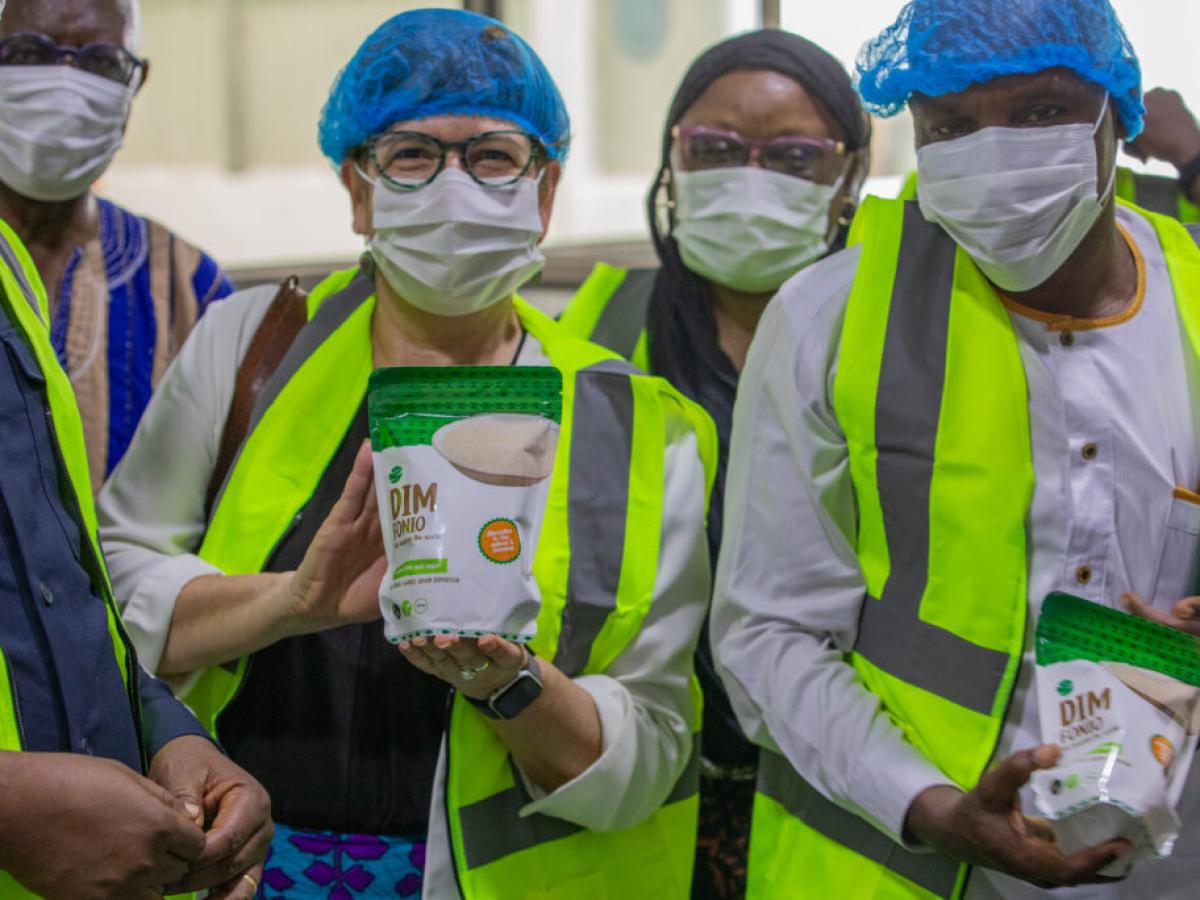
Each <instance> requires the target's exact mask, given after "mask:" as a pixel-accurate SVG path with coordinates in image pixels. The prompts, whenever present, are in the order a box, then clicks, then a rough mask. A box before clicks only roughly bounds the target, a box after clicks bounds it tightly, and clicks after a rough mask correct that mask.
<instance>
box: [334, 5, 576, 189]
mask: <svg viewBox="0 0 1200 900" xmlns="http://www.w3.org/2000/svg"><path fill="white" fill-rule="evenodd" d="M446 115H461V116H486V117H487V118H493V119H504V120H506V121H508V122H512V123H513V124H514V125H516V126H517V127H519V128H522V129H525V130H527V131H528V132H529V133H530V134H532V135H534V136H536V137H537V138H538V139H539V140H540V141H541V142H542V144H543V145H545V147H546V150H547V151H548V152H549V154H550V156H551V157H553V158H555V159H562V158H563V157H565V156H566V153H567V144H568V142H569V140H570V128H571V123H570V120H569V119H568V117H567V108H566V106H565V105H564V104H563V100H562V96H561V95H560V94H559V92H558V87H557V86H556V85H555V84H554V79H552V78H551V77H550V73H549V72H547V71H546V67H545V66H544V65H543V64H542V61H541V60H540V59H539V58H538V56H537V54H536V53H534V52H533V49H532V48H531V47H530V46H529V45H528V44H526V43H525V41H523V40H522V39H521V38H520V37H518V36H517V35H516V34H515V33H514V32H513V31H511V30H510V29H508V28H506V27H505V26H504V25H502V24H501V23H500V22H497V21H496V20H495V19H489V18H488V17H487V16H481V15H478V14H476V13H471V12H464V11H462V10H455V9H422V10H416V11H413V12H406V13H401V14H400V15H398V16H393V17H392V18H391V19H389V20H388V21H386V22H384V23H383V24H382V25H380V26H379V28H377V29H375V31H374V32H373V33H372V34H371V36H370V37H368V38H367V39H366V40H365V41H363V44H362V46H361V47H359V48H358V51H357V52H356V53H355V54H354V56H353V57H351V59H350V62H348V63H347V64H346V67H345V68H344V69H342V71H341V72H340V73H338V76H337V78H336V79H335V80H334V83H333V88H332V89H331V90H330V92H329V99H328V100H327V101H326V103H325V108H324V109H323V110H322V111H321V123H320V126H319V128H318V140H319V142H320V145H321V152H322V153H324V154H325V156H327V157H328V158H329V160H330V161H331V162H332V163H333V164H334V165H335V166H336V165H340V164H341V163H342V161H343V160H345V159H346V157H347V156H348V155H350V153H351V151H353V150H354V149H355V148H357V147H360V146H362V145H363V144H364V143H365V142H366V141H367V139H368V138H370V137H372V136H374V135H376V134H378V133H379V132H381V131H383V130H385V129H386V128H387V127H388V126H390V125H393V124H394V123H396V122H402V121H407V120H411V119H424V118H429V117H432V116H446Z"/></svg>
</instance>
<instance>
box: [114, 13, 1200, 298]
mask: <svg viewBox="0 0 1200 900" xmlns="http://www.w3.org/2000/svg"><path fill="white" fill-rule="evenodd" d="M467 3H468V5H470V6H473V7H475V8H484V9H490V10H493V11H498V12H499V13H500V14H501V15H502V16H503V18H504V19H505V21H506V22H508V23H509V24H510V25H512V26H513V27H514V28H515V29H516V30H517V31H518V32H519V33H521V34H522V35H523V36H524V37H525V38H526V39H527V40H528V41H529V42H530V43H531V44H532V45H533V46H534V48H535V49H536V50H537V51H538V53H539V54H541V55H542V57H543V59H544V60H545V62H546V64H547V66H548V67H549V69H550V71H551V72H552V73H553V75H554V77H555V79H556V80H557V81H558V84H559V86H560V88H561V90H562V91H563V94H564V96H565V98H566V102H567V106H568V109H569V111H570V113H571V117H572V122H573V129H574V138H575V139H574V143H573V146H572V150H571V156H570V159H569V161H568V165H567V168H566V176H565V179H564V182H563V186H562V190H561V191H560V197H559V202H558V205H557V207H556V211H555V220H554V223H553V225H552V227H551V232H550V236H549V239H548V241H547V246H548V247H549V248H550V249H551V251H552V255H551V258H552V261H554V260H559V261H560V262H559V270H560V271H566V272H568V273H571V274H568V275H567V276H565V277H566V279H567V280H570V278H571V277H574V273H576V272H577V271H578V270H579V268H580V267H581V266H586V263H587V262H589V261H590V260H591V259H595V258H597V257H598V256H601V257H602V256H612V255H614V254H621V255H624V256H626V257H627V258H633V257H637V256H638V255H639V254H641V255H642V256H643V257H644V255H645V252H646V248H645V244H644V242H645V236H646V231H645V221H644V211H643V201H644V197H645V193H646V189H647V187H648V185H649V180H650V178H651V176H652V174H653V172H654V169H655V168H656V165H657V160H658V152H659V150H658V148H659V141H660V139H661V132H662V125H663V119H664V117H665V115H666V109H667V106H668V104H669V102H670V99H671V96H672V94H673V92H674V89H675V87H676V85H677V83H678V81H679V79H680V78H681V77H682V75H683V72H684V70H685V69H686V68H687V66H688V64H689V63H690V62H691V60H692V59H693V58H694V57H695V56H696V55H697V54H698V53H699V52H700V51H701V50H703V49H704V48H705V47H707V46H708V45H709V44H711V43H713V42H715V41H717V40H719V39H721V38H722V37H724V36H727V35H730V34H735V33H737V32H740V31H745V30H747V29H751V28H757V27H759V26H760V25H761V24H762V23H763V22H764V21H766V22H768V23H771V24H780V25H782V26H783V27H785V28H789V29H791V30H793V31H797V32H799V33H801V34H804V35H805V36H807V37H809V38H811V39H813V40H815V41H817V42H818V43H820V44H822V45H823V46H825V47H826V48H827V49H829V50H830V51H831V52H832V53H834V55H835V56H837V57H839V58H840V59H841V60H842V61H843V62H845V63H846V65H847V66H850V65H851V64H852V63H853V60H854V57H855V55H856V53H857V51H858V48H859V47H860V46H861V44H862V43H863V41H864V40H865V39H866V38H867V37H869V36H871V35H872V34H874V33H875V32H877V31H878V30H879V29H880V28H882V27H883V26H885V25H886V24H888V23H889V22H890V21H891V20H892V19H893V18H894V16H895V14H896V12H897V11H898V10H899V8H900V5H901V2H900V0H841V2H836V3H830V2H813V0H491V2H482V0H467ZM459 5H460V3H458V2H446V3H437V2H429V0H422V2H410V0H336V2H330V0H142V12H143V34H142V47H141V52H142V53H143V54H144V55H145V56H147V57H149V59H150V60H151V73H150V78H149V80H148V82H147V84H146V86H145V88H144V90H143V91H142V92H141V94H140V95H139V97H138V100H137V102H136V104H135V107H134V113H133V120H132V123H131V125H130V128H129V133H128V135H127V140H126V146H125V149H124V150H123V151H122V152H121V154H120V155H119V156H118V158H117V162H116V164H115V165H114V166H113V168H112V170H111V171H110V172H109V173H108V174H107V175H106V176H105V180H104V183H103V186H102V189H103V191H104V192H106V193H107V194H109V195H110V196H112V197H114V198H115V199H117V200H118V201H119V202H122V203H124V204H126V205H128V206H129V207H131V208H133V209H136V210H138V211H141V212H144V213H147V214H149V215H152V216H155V217H157V218H159V219H161V220H162V221H164V222H166V223H167V224H169V225H170V226H171V227H172V228H174V229H176V230H177V231H178V232H180V233H181V234H183V235H185V236H186V237H188V238H189V239H191V240H193V241H195V242H196V243H198V244H200V245H202V246H204V247H205V248H206V249H208V250H209V251H210V252H211V253H213V254H214V255H215V256H216V257H217V258H218V259H220V260H221V261H222V263H223V264H225V265H226V266H227V267H228V268H230V269H232V270H234V271H235V272H242V273H246V274H247V275H248V276H249V277H257V276H259V275H261V276H262V277H267V276H273V275H274V274H276V272H277V271H278V270H286V269H293V268H305V267H306V268H308V269H311V270H314V271H315V270H319V269H321V268H328V267H331V266H332V265H334V264H344V263H345V262H346V261H348V260H352V259H354V258H355V257H356V256H357V255H358V253H359V252H360V251H361V242H360V240H359V239H357V238H356V237H355V236H354V235H353V234H352V233H351V232H350V227H349V226H350V221H349V207H348V202H347V200H346V198H345V195H344V191H343V189H342V186H341V184H340V182H339V181H338V178H337V176H336V174H335V172H334V171H333V170H332V168H331V167H330V166H329V164H328V163H327V162H326V161H325V160H324V159H323V158H322V157H321V155H320V153H319V152H318V150H317V146H316V124H317V118H318V115H319V112H320V109H321V105H322V103H323V102H324V99H325V96H326V95H327V93H328V90H329V87H330V84H331V83H332V81H333V78H334V76H335V75H336V73H337V71H338V69H339V68H340V66H341V65H342V64H344V63H345V62H346V60H348V59H349V57H350V55H351V54H352V53H353V52H354V50H355V48H356V47H357V46H358V44H359V43H360V42H361V41H362V39H363V38H364V37H365V36H366V35H367V34H368V33H369V32H370V31H371V30H372V29H374V28H375V27H376V26H377V25H378V24H380V23H381V22H383V21H384V20H385V19H387V18H388V17H389V16H391V15H394V14H395V13H398V12H401V11H403V10H406V9H413V8H417V7H427V6H446V7H456V6H459ZM1114 5H1115V6H1116V7H1117V9H1118V11H1119V13H1120V14H1121V16H1122V19H1123V21H1124V22H1125V25H1126V27H1127V28H1128V30H1129V32H1130V35H1131V37H1132V39H1133V42H1134V45H1135V46H1136V47H1137V49H1138V51H1139V53H1140V54H1141V56H1142V61H1143V67H1144V69H1145V74H1146V86H1147V87H1151V86H1154V85H1160V84H1161V85H1168V86H1171V87H1175V88H1176V89H1178V90H1180V91H1182V92H1183V94H1184V95H1185V97H1186V98H1187V99H1188V100H1189V102H1190V103H1191V105H1192V106H1193V109H1200V65H1197V62H1196V59H1197V57H1196V52H1195V40H1196V35H1200V3H1194V2H1183V0H1114ZM874 154H875V170H874V175H875V176H876V177H875V178H874V179H873V180H872V181H871V183H870V184H869V189H871V190H875V191H877V192H879V193H890V192H894V191H895V190H896V189H897V187H898V185H899V181H900V177H901V176H902V175H903V174H904V173H906V172H908V171H910V170H911V168H912V167H913V160H914V157H913V153H912V131H911V126H910V124H909V122H908V120H907V117H905V116H901V117H898V118H897V119H894V120H890V121H888V122H878V123H877V137H876V146H875V148H874ZM1126 162H1128V163H1130V164H1132V165H1134V166H1135V167H1136V166H1137V164H1136V163H1132V161H1129V160H1126ZM1158 171H1165V172H1169V171H1170V170H1169V168H1164V167H1161V166H1160V167H1159V168H1158ZM563 260H565V261H567V263H572V262H573V263H574V264H573V265H566V266H565V268H563V265H564V264H563V263H562V262H561V261H563ZM561 277H563V276H560V278H561Z"/></svg>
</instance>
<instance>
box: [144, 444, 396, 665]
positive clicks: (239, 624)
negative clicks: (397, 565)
mask: <svg viewBox="0 0 1200 900" xmlns="http://www.w3.org/2000/svg"><path fill="white" fill-rule="evenodd" d="M386 567H387V560H386V559H385V557H384V554H383V542H382V539H381V537H380V534H379V511H378V506H377V502H376V499H375V491H374V488H373V486H372V474H371V451H370V447H369V445H367V444H366V443H364V444H363V446H362V448H361V449H360V450H359V454H358V456H357V457H356V458H355V461H354V469H353V470H352V471H351V473H350V477H349V478H348V479H346V486H345V488H344V489H343V491H342V496H341V497H340V498H339V499H338V502H337V503H336V504H334V507H333V510H332V511H331V512H330V513H329V516H328V517H327V518H326V519H325V521H324V523H322V525H321V528H320V530H319V531H318V532H317V536H316V537H315V538H313V542H312V544H310V545H309V548H308V552H307V553H306V554H305V556H304V559H303V561H302V562H301V563H300V568H299V569H298V570H297V571H295V572H291V573H282V574H276V573H259V574H255V575H203V576H201V577H199V578H196V579H194V580H192V581H190V582H188V584H187V585H186V586H185V587H184V589H183V590H182V591H181V592H180V594H179V596H178V597H177V598H176V601H175V611H174V614H173V615H172V618H171V631H170V633H169V634H168V635H167V640H166V644H165V645H164V647H163V654H162V658H161V659H160V660H159V664H158V674H159V675H164V676H166V675H182V674H186V673H188V672H193V671H196V670H197V669H202V668H204V667H205V666H213V665H220V664H221V663H224V662H228V661H229V660H233V659H238V658H239V657H242V656H246V655H248V654H250V653H254V652H256V651H258V650H261V649H262V648H264V647H269V646H271V645H272V644H274V643H276V642H278V641H281V640H283V639H284V638H288V637H293V636H295V635H299V634H311V633H313V632H317V631H324V630H326V629H328V628H336V627H337V626H339V625H347V624H350V623H352V622H370V621H373V620H375V619H378V618H379V617H380V611H379V582H380V581H381V580H382V578H383V573H384V570H385V568H386Z"/></svg>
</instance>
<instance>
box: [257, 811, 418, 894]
mask: <svg viewBox="0 0 1200 900" xmlns="http://www.w3.org/2000/svg"><path fill="white" fill-rule="evenodd" d="M424 874H425V838H424V836H422V837H420V838H402V837H388V836H381V835H374V834H338V833H336V832H332V831H305V830H302V829H295V828H288V827H287V826H286V825H281V824H279V823H278V822H277V823H275V839H274V840H273V841H272V842H271V849H270V851H269V852H268V853H267V861H266V865H265V867H264V870H263V877H262V884H261V885H260V887H259V889H258V895H257V896H258V897H259V898H262V900H274V898H285V900H309V898H320V900H364V898H366V900H371V898H377V897H388V898H390V900H396V898H403V897H420V896H421V883H422V880H423V878H424Z"/></svg>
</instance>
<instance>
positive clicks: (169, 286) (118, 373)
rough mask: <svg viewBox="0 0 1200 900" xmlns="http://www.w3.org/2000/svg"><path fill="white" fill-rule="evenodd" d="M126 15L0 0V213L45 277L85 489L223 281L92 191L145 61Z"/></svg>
mask: <svg viewBox="0 0 1200 900" xmlns="http://www.w3.org/2000/svg"><path fill="white" fill-rule="evenodd" d="M138 23H139V10H138V6H137V0H95V2H93V0H9V2H8V3H7V4H6V5H4V6H3V12H0V219H3V220H4V221H6V222H7V223H8V224H9V225H11V226H12V228H13V229H14V230H15V231H16V232H17V234H18V235H19V236H20V237H21V239H22V240H23V241H24V243H25V245H26V246H27V247H28V249H29V252H30V254H31V255H32V256H33V259H34V262H35V263H36V265H37V267H38V271H39V272H40V273H41V275H42V279H43V281H44V282H45V284H46V289H47V292H48V295H49V298H50V316H51V326H50V335H51V340H52V341H53V343H54V349H55V352H56V353H57V354H58V357H59V359H60V360H61V361H62V363H63V365H64V366H65V367H66V369H67V373H68V374H69V375H70V377H71V383H72V385H73V386H74V388H75V393H76V395H77V397H78V398H79V407H80V411H81V413H82V415H83V424H84V434H85V437H86V439H87V445H88V446H87V449H88V464H89V469H90V472H91V477H92V483H93V484H94V485H95V486H96V487H99V485H100V484H102V483H103V481H104V479H105V477H107V475H108V474H109V473H110V472H111V471H112V470H113V468H114V467H115V466H116V464H117V463H118V462H119V461H120V459H121V456H122V455H123V454H124V452H125V448H126V447H127V446H128V445H129V441H130V439H131V438H132V437H133V432H134V429H135V428H136V427H137V423H138V420H139V419H140V418H141V415H142V412H143V410H144V409H145V407H146V403H147V401H148V400H149V399H150V392H151V390H152V388H153V386H154V385H155V384H156V383H157V382H158V380H159V378H161V377H162V374H163V372H164V371H165V370H166V368H167V365H168V364H169V363H170V362H171V360H172V359H173V358H174V356H175V354H176V353H177V352H178V350H179V347H180V346H181V345H182V344H183V341H184V338H186V337H187V334H188V332H189V331H190V330H191V328H192V326H193V325H194V324H195V323H196V320H197V318H198V317H199V316H200V315H201V314H203V312H204V311H205V309H207V307H208V306H209V304H211V303H212V302H213V301H214V300H218V299H220V298H221V297H224V296H225V295H227V294H228V293H230V291H232V289H233V287H232V284H231V283H230V281H229V279H228V277H227V276H226V275H225V274H224V273H223V272H222V271H221V269H220V267H219V266H218V265H217V264H216V263H215V262H214V261H213V260H212V259H211V258H210V257H209V256H208V255H207V254H205V253H203V252H202V251H200V250H198V249H197V248H195V247H193V246H192V245H191V244H189V243H187V242H186V241H184V240H182V239H181V238H179V237H178V236H177V235H175V234H173V233H172V232H171V231H169V230H168V229H167V228H165V227H163V226H162V225H160V224H159V223H157V222H154V221H152V220H150V219H146V218H143V217H141V216H138V215H136V214H135V213H132V212H130V211H128V210H125V209H122V208H121V207H120V206H118V205H116V204H115V203H113V202H111V201H109V200H106V199H104V198H102V197H99V196H97V195H96V193H95V192H94V191H93V186H94V184H95V183H96V181H97V179H99V178H100V177H101V176H102V175H103V174H104V172H105V170H106V169H107V168H108V166H109V164H110V163H111V162H112V160H113V157H114V156H115V155H116V153H117V151H118V150H119V149H120V147H121V142H122V140H123V137H124V134H125V127H126V123H127V121H128V118H129V113H130V108H131V106H132V103H133V99H134V97H135V96H136V95H137V93H138V91H139V90H140V89H141V88H142V86H143V84H144V83H145V80H146V76H147V73H148V71H149V67H148V64H147V62H146V61H145V60H144V59H141V58H139V57H138V56H136V55H135V52H134V50H135V49H136V46H137V38H138Z"/></svg>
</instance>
